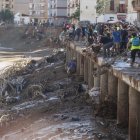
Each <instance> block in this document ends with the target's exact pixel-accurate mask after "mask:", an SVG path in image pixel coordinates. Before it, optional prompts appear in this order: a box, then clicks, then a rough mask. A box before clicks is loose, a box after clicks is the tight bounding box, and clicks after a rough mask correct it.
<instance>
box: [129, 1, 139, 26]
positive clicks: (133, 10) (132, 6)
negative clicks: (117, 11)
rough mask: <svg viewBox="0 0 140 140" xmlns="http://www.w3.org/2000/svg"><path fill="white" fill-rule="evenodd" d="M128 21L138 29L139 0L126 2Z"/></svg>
mask: <svg viewBox="0 0 140 140" xmlns="http://www.w3.org/2000/svg"><path fill="white" fill-rule="evenodd" d="M128 19H129V21H131V23H132V24H135V25H136V24H137V26H139V27H140V0H128Z"/></svg>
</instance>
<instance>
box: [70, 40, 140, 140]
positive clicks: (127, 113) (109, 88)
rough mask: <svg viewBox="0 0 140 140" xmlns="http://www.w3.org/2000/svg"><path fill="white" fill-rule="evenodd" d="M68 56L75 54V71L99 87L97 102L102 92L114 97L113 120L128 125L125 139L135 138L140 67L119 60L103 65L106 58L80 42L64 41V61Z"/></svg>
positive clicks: (139, 135)
mask: <svg viewBox="0 0 140 140" xmlns="http://www.w3.org/2000/svg"><path fill="white" fill-rule="evenodd" d="M72 58H76V61H77V74H78V75H82V76H83V77H84V81H85V82H86V83H87V84H88V87H89V89H92V88H93V87H95V88H96V87H100V101H101V102H103V101H104V100H105V98H106V96H110V97H112V99H114V100H115V101H116V103H117V116H116V117H117V124H118V125H128V126H129V128H128V129H129V140H139V139H140V133H139V132H140V123H139V122H140V113H139V107H140V69H139V68H138V67H130V66H129V64H128V63H126V62H123V61H120V60H119V61H116V62H115V63H114V64H113V65H112V66H111V67H109V68H105V67H104V66H105V65H106V61H105V60H104V59H103V58H102V57H96V56H95V54H93V52H92V51H91V50H90V51H87V49H86V47H85V46H82V45H81V44H80V43H79V44H78V43H70V44H68V46H67V62H68V61H70V60H71V59H72ZM103 69H105V70H103ZM95 73H96V74H95Z"/></svg>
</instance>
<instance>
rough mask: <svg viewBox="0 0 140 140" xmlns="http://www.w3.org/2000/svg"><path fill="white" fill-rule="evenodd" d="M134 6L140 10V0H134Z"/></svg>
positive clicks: (136, 9)
mask: <svg viewBox="0 0 140 140" xmlns="http://www.w3.org/2000/svg"><path fill="white" fill-rule="evenodd" d="M132 7H133V9H134V10H135V11H140V0H139V1H136V0H133V1H132Z"/></svg>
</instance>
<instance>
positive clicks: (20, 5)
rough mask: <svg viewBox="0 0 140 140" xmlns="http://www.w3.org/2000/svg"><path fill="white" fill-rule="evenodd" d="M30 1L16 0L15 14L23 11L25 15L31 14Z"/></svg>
mask: <svg viewBox="0 0 140 140" xmlns="http://www.w3.org/2000/svg"><path fill="white" fill-rule="evenodd" d="M29 2H30V0H14V2H13V3H14V6H13V7H14V8H13V12H14V14H17V13H21V14H24V15H29Z"/></svg>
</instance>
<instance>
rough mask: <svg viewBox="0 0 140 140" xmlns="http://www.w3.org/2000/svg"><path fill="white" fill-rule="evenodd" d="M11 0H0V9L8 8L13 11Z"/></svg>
mask: <svg viewBox="0 0 140 140" xmlns="http://www.w3.org/2000/svg"><path fill="white" fill-rule="evenodd" d="M13 4H14V3H13V0H0V10H2V9H9V10H11V11H13Z"/></svg>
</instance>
